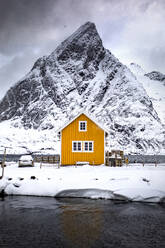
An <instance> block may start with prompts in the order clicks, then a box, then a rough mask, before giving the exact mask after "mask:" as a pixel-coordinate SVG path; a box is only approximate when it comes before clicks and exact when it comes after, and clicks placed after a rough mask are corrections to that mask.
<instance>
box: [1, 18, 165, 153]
mask: <svg viewBox="0 0 165 248" xmlns="http://www.w3.org/2000/svg"><path fill="white" fill-rule="evenodd" d="M132 67H133V66H132ZM134 68H138V70H139V71H140V69H139V67H138V66H135V65H134ZM143 75H144V73H143ZM82 109H83V110H86V111H87V112H88V113H89V114H90V113H92V115H93V116H95V117H96V119H97V120H98V121H99V122H102V123H104V126H106V127H107V129H109V133H110V143H111V146H112V147H113V148H117V149H120V148H121V149H125V150H126V149H127V150H132V149H135V150H140V151H146V150H155V149H162V148H163V147H164V146H165V144H164V141H165V137H164V127H163V125H162V124H161V122H160V119H159V116H158V114H157V113H156V111H155V110H154V108H153V105H152V102H151V99H150V98H149V97H148V95H147V93H146V90H145V89H144V88H143V85H142V84H141V82H139V81H138V80H137V79H136V77H135V75H134V74H133V73H132V72H131V71H130V70H129V69H128V68H127V67H126V66H125V65H123V64H122V63H121V62H120V61H119V60H118V59H117V58H116V57H115V56H114V55H113V54H112V53H111V52H110V51H108V50H106V49H105V48H104V47H103V45H102V40H101V38H100V36H99V34H98V32H97V30H96V27H95V25H94V24H93V23H90V22H87V23H85V24H84V25H82V26H81V27H80V28H79V29H78V30H77V31H76V32H74V33H73V34H72V35H71V36H70V37H69V38H68V39H66V40H65V41H64V42H62V43H61V44H60V45H59V46H58V47H57V48H56V49H55V50H54V52H52V53H51V54H50V55H49V56H45V57H43V58H40V59H38V60H37V61H36V63H35V64H34V66H33V68H32V70H31V71H30V72H29V73H28V74H27V75H26V76H25V77H24V78H23V79H22V80H21V81H19V82H18V83H17V84H15V85H14V86H13V87H12V88H11V89H9V91H8V92H7V93H6V95H5V97H4V98H3V99H2V101H1V102H0V122H3V121H4V120H10V122H11V124H12V126H14V127H24V128H26V129H29V128H33V129H38V130H44V129H47V130H50V129H54V131H53V133H55V130H57V129H58V128H59V127H60V126H62V125H63V124H64V123H65V122H66V121H67V120H68V119H71V118H72V117H73V116H75V115H76V114H77V113H79V112H80V111H81V110H82ZM155 130H156V131H155ZM51 138H52V140H53V137H51ZM6 140H7V139H6ZM53 142H54V140H53ZM53 145H54V144H53Z"/></svg>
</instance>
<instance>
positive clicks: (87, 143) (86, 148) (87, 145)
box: [84, 141, 93, 152]
mask: <svg viewBox="0 0 165 248" xmlns="http://www.w3.org/2000/svg"><path fill="white" fill-rule="evenodd" d="M84 151H85V152H93V141H84Z"/></svg>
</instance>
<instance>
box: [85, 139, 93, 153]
mask: <svg viewBox="0 0 165 248" xmlns="http://www.w3.org/2000/svg"><path fill="white" fill-rule="evenodd" d="M85 143H88V150H85ZM89 143H92V150H91V151H90V150H89ZM93 148H94V141H92V140H85V141H83V152H93V151H94V149H93Z"/></svg>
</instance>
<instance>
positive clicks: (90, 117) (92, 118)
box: [57, 111, 109, 133]
mask: <svg viewBox="0 0 165 248" xmlns="http://www.w3.org/2000/svg"><path fill="white" fill-rule="evenodd" d="M82 114H84V115H86V116H87V117H88V118H89V119H90V120H92V121H93V122H94V123H95V124H96V125H97V126H99V127H100V128H101V129H103V130H104V131H105V132H106V133H109V131H108V130H107V129H106V128H105V127H103V125H102V124H101V125H100V123H98V121H97V120H96V119H95V118H94V117H93V116H91V114H90V116H89V114H88V113H86V112H85V111H81V112H80V113H79V114H77V115H76V116H75V117H74V118H73V119H71V120H70V121H68V122H66V123H65V124H64V126H63V127H61V128H60V129H58V130H57V132H61V131H62V130H63V129H64V128H65V127H67V126H68V125H69V124H70V123H72V122H73V121H74V120H76V119H77V118H78V117H79V116H80V115H82Z"/></svg>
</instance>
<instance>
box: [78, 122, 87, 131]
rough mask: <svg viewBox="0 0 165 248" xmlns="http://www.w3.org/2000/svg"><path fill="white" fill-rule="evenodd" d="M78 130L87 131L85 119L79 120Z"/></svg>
mask: <svg viewBox="0 0 165 248" xmlns="http://www.w3.org/2000/svg"><path fill="white" fill-rule="evenodd" d="M79 131H80V132H86V131H87V122H86V121H79Z"/></svg>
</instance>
